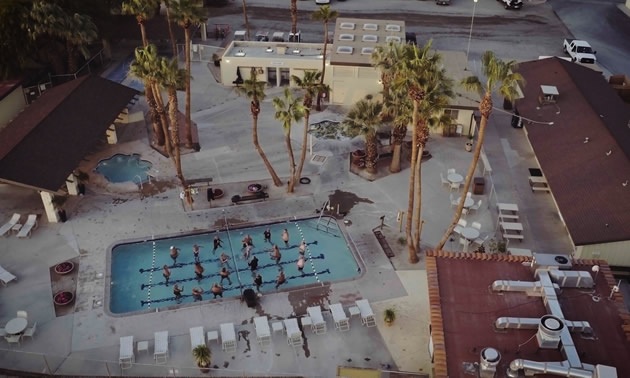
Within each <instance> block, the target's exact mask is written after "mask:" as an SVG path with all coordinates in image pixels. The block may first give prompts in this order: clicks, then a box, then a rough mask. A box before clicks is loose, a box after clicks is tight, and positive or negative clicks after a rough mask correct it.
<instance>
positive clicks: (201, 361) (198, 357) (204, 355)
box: [192, 344, 212, 373]
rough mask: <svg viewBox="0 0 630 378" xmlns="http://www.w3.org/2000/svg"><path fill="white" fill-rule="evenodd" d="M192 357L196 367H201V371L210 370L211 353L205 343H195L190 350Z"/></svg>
mask: <svg viewBox="0 0 630 378" xmlns="http://www.w3.org/2000/svg"><path fill="white" fill-rule="evenodd" d="M192 355H193V358H194V359H195V363H196V364H197V367H199V369H201V372H202V373H209V372H210V364H211V363H212V353H211V352H210V348H208V346H207V345H205V344H203V345H197V346H196V347H195V349H193V351H192Z"/></svg>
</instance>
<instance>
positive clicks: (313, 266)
mask: <svg viewBox="0 0 630 378" xmlns="http://www.w3.org/2000/svg"><path fill="white" fill-rule="evenodd" d="M294 219H295V220H294V221H293V224H295V227H296V228H297V229H298V231H299V232H300V237H301V238H302V240H303V241H304V242H306V239H305V238H304V232H302V228H301V227H300V225H299V224H298V222H297V218H295V217H294ZM306 252H307V253H308V261H310V262H311V269H312V270H313V274H314V275H315V279H316V280H317V282H318V283H319V284H320V285H322V286H324V284H323V283H322V281H320V280H319V275H318V274H317V270H315V264H314V263H313V255H311V249H310V248H309V247H308V243H306Z"/></svg>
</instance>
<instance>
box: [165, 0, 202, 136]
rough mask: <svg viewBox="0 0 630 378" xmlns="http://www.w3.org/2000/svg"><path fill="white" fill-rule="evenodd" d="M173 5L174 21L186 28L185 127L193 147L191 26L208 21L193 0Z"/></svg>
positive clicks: (180, 0) (179, 0) (178, 0)
mask: <svg viewBox="0 0 630 378" xmlns="http://www.w3.org/2000/svg"><path fill="white" fill-rule="evenodd" d="M171 5H172V6H173V15H172V18H173V21H175V22H177V23H178V24H179V26H181V27H182V28H184V35H185V42H184V43H185V45H186V46H185V47H186V48H185V51H186V71H188V78H187V79H186V128H185V129H184V136H185V141H184V143H185V145H186V147H187V148H192V147H193V144H192V127H191V121H190V75H191V72H190V60H191V57H190V28H191V26H193V25H198V24H200V23H202V22H206V19H207V17H206V16H205V14H204V10H203V8H199V7H198V6H196V5H195V4H194V2H193V0H176V1H175V0H173V2H172V3H171Z"/></svg>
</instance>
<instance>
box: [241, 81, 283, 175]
mask: <svg viewBox="0 0 630 378" xmlns="http://www.w3.org/2000/svg"><path fill="white" fill-rule="evenodd" d="M266 85H267V82H265V81H258V79H257V77H256V69H255V68H252V70H251V75H250V77H249V79H247V80H244V81H243V84H242V85H241V86H240V87H236V92H237V93H238V94H239V95H243V96H245V97H247V98H248V99H250V104H249V110H250V112H251V114H252V139H253V143H254V148H256V151H258V154H260V158H261V159H262V161H263V163H265V167H267V170H268V171H269V175H270V176H271V179H272V180H273V184H274V185H275V186H282V181H281V180H280V177H278V175H277V174H276V171H275V170H274V169H273V166H271V163H270V162H269V159H267V155H265V152H264V151H263V149H262V147H260V143H258V115H259V114H260V102H261V101H262V100H264V99H265V86H266Z"/></svg>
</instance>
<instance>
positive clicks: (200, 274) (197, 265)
mask: <svg viewBox="0 0 630 378" xmlns="http://www.w3.org/2000/svg"><path fill="white" fill-rule="evenodd" d="M204 270H205V269H204V268H203V266H201V263H198V262H197V263H195V275H196V276H197V282H199V283H201V279H202V278H203V271H204Z"/></svg>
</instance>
